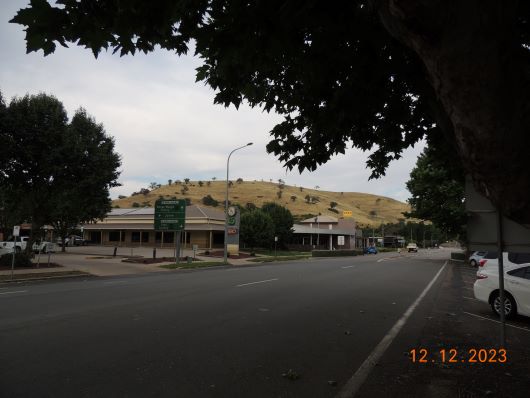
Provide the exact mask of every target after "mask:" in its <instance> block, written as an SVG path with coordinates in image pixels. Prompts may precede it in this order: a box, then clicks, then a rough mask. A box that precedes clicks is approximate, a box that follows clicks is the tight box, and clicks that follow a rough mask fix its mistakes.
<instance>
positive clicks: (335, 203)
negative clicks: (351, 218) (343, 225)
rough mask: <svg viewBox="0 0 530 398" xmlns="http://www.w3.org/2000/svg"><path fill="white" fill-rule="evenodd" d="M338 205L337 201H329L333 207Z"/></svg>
mask: <svg viewBox="0 0 530 398" xmlns="http://www.w3.org/2000/svg"><path fill="white" fill-rule="evenodd" d="M337 205H338V203H337V202H333V201H331V202H329V207H330V208H331V209H334V208H335V207H337Z"/></svg>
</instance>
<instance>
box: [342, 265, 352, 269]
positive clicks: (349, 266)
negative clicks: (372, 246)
mask: <svg viewBox="0 0 530 398" xmlns="http://www.w3.org/2000/svg"><path fill="white" fill-rule="evenodd" d="M353 267H355V265H347V266H345V267H341V268H342V269H346V268H353Z"/></svg>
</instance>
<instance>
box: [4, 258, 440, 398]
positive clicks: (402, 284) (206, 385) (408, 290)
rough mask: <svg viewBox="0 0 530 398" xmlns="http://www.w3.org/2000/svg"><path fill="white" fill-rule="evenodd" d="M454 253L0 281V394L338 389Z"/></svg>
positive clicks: (324, 393)
mask: <svg viewBox="0 0 530 398" xmlns="http://www.w3.org/2000/svg"><path fill="white" fill-rule="evenodd" d="M446 255H447V252H444V251H442V250H438V251H436V250H433V251H429V252H424V253H421V252H420V253H419V254H417V255H416V254H412V255H410V256H409V255H406V256H401V257H396V254H395V253H392V254H380V255H377V256H369V257H368V256H364V257H355V258H347V259H340V258H339V259H312V260H309V261H303V262H302V261H300V262H290V263H284V264H272V265H259V266H255V267H241V268H228V269H227V268H223V269H210V270H200V271H189V272H186V271H176V272H166V273H160V274H158V273H157V274H149V275H140V276H126V277H114V278H98V279H87V280H76V281H61V282H47V283H36V284H26V285H16V286H12V285H9V286H1V287H0V313H1V319H0V357H1V361H0V374H1V375H2V376H1V378H0V395H1V396H2V397H4V396H5V397H334V396H335V395H336V394H337V393H338V392H339V391H340V389H341V387H342V386H343V385H344V384H345V383H346V382H347V381H348V380H349V379H350V378H351V376H352V374H353V373H354V372H355V371H356V369H357V368H358V367H359V366H360V364H361V363H362V362H363V361H364V360H365V359H366V357H367V356H368V355H369V354H370V353H371V351H372V350H373V349H374V347H375V346H376V345H377V344H378V343H379V342H380V341H381V339H382V338H383V337H384V336H385V335H386V334H387V333H388V331H389V330H390V329H391V328H392V326H393V325H394V324H395V323H396V321H397V320H398V319H400V318H401V317H402V315H403V313H404V312H405V311H406V310H407V308H408V307H409V306H410V305H411V303H413V302H414V301H415V300H416V298H417V297H418V296H419V295H420V293H421V292H422V291H423V290H424V289H425V287H426V286H427V285H428V284H429V282H430V281H431V280H432V279H433V277H434V276H435V274H436V273H437V272H438V271H439V269H440V268H441V266H442V265H443V260H442V257H444V256H446ZM435 285H436V284H435ZM433 287H434V286H433ZM286 374H287V375H291V376H292V378H293V379H294V378H297V377H299V378H298V379H297V380H291V379H290V378H289V377H284V376H285V375H286ZM331 381H333V382H336V384H337V385H336V386H334V385H333V384H334V383H330V382H331Z"/></svg>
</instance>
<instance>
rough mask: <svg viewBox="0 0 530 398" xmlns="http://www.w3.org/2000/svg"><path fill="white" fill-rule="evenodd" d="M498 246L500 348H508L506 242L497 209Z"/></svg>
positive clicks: (500, 214)
mask: <svg viewBox="0 0 530 398" xmlns="http://www.w3.org/2000/svg"><path fill="white" fill-rule="evenodd" d="M497 246H498V256H497V257H498V258H499V262H498V263H499V299H500V301H501V303H500V314H499V315H500V318H501V339H500V340H501V346H500V348H506V314H505V313H504V312H505V308H504V304H505V303H504V300H506V295H505V294H504V255H503V252H504V242H503V233H502V212H501V209H497Z"/></svg>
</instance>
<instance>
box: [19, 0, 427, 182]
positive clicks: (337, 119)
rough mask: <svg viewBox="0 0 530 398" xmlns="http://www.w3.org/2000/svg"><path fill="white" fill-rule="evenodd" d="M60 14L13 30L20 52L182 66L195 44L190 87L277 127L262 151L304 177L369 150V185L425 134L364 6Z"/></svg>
mask: <svg viewBox="0 0 530 398" xmlns="http://www.w3.org/2000/svg"><path fill="white" fill-rule="evenodd" d="M63 4H64V8H59V7H52V6H50V5H48V3H46V2H42V1H39V2H35V3H34V4H33V5H32V7H28V8H25V9H22V10H20V11H19V12H18V14H17V15H16V16H15V18H13V20H12V22H16V23H19V24H22V25H25V26H27V28H26V32H27V34H26V40H27V50H28V51H36V50H38V49H42V50H43V51H44V53H45V54H50V53H52V52H54V51H55V47H56V43H60V44H61V45H66V43H67V42H78V44H79V45H83V46H85V47H86V48H89V49H90V50H92V52H93V53H94V54H95V55H97V54H99V52H100V51H101V50H106V49H109V48H110V49H112V50H113V51H114V52H118V53H120V54H121V55H125V54H134V53H136V52H137V51H141V52H145V53H147V52H151V51H153V50H154V49H155V47H156V46H157V45H158V46H160V47H161V48H164V49H169V50H175V51H176V52H177V53H178V54H184V53H186V52H187V51H188V44H189V42H190V41H192V40H193V41H194V42H195V43H196V44H195V49H196V52H197V54H198V55H199V56H200V57H201V58H202V60H203V62H204V63H203V65H202V66H200V67H199V68H197V81H205V82H206V83H207V84H208V85H209V86H211V87H212V88H213V89H214V90H215V91H216V97H215V102H216V103H219V104H223V105H225V106H228V105H230V104H233V105H234V106H236V107H239V105H240V104H241V103H242V101H243V99H246V100H247V101H248V103H249V104H250V105H251V106H256V105H259V106H263V107H264V108H265V110H267V111H270V110H274V111H275V112H276V113H278V114H280V115H283V116H284V121H283V122H282V123H280V124H278V125H277V126H276V127H274V129H273V130H272V136H273V140H272V141H271V142H270V143H269V145H268V146H267V149H268V151H269V152H272V153H274V154H276V155H278V156H279V158H280V160H282V161H284V162H285V164H286V165H287V167H289V168H292V167H298V168H299V169H300V170H303V169H309V170H314V169H315V168H316V167H317V165H319V164H322V163H324V162H326V161H327V160H328V159H329V158H330V157H331V156H333V155H334V154H338V153H344V151H345V150H346V149H347V148H348V147H349V146H352V145H353V146H355V147H358V148H360V149H363V150H369V149H371V148H372V147H373V146H377V148H378V149H377V150H376V151H375V153H374V154H372V155H371V156H370V160H369V161H368V166H369V167H371V168H372V170H373V175H374V176H379V175H381V174H383V173H384V169H385V167H386V166H387V165H388V163H389V161H390V160H391V159H394V158H398V157H399V154H400V152H401V151H402V150H403V149H404V148H406V147H408V146H410V145H411V144H413V143H415V142H417V141H418V140H419V139H421V138H422V137H423V136H424V135H425V134H427V133H429V131H430V130H432V129H433V128H434V127H433V125H432V118H431V117H430V116H429V112H427V110H426V104H425V102H424V100H423V98H422V97H421V96H419V95H420V94H421V93H422V92H421V88H422V84H424V83H423V80H421V77H422V76H423V69H422V68H423V65H422V63H421V61H420V60H418V58H417V57H415V56H414V54H413V53H412V52H411V51H410V50H408V49H407V48H405V47H404V46H403V45H401V44H400V43H399V42H397V41H396V40H394V39H393V38H392V37H391V35H390V34H389V33H388V32H387V31H386V29H385V28H384V27H383V25H382V24H381V23H380V20H379V18H378V16H377V14H376V13H375V12H374V8H373V7H368V6H366V4H363V7H361V6H360V4H362V3H359V2H353V1H350V2H340V4H336V5H334V6H333V7H330V6H329V5H328V4H326V3H325V2H305V3H299V2H296V1H287V2H285V1H270V2H251V3H248V4H247V3H245V5H244V6H243V4H242V3H239V2H229V3H227V2H224V1H218V0H210V1H206V0H200V1H195V2H179V1H177V2H175V1H170V0H165V1H158V2H157V3H156V6H153V4H151V3H150V2H143V1H132V2H130V3H124V2H121V1H118V0H108V1H105V2H93V1H89V0H82V1H79V2H73V1H65V2H64V3H63ZM95 20H97V21H98V23H97V24H95V23H94V21H95ZM257 49H259V51H258V50H257ZM353 109H355V112H352V111H351V110H353Z"/></svg>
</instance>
